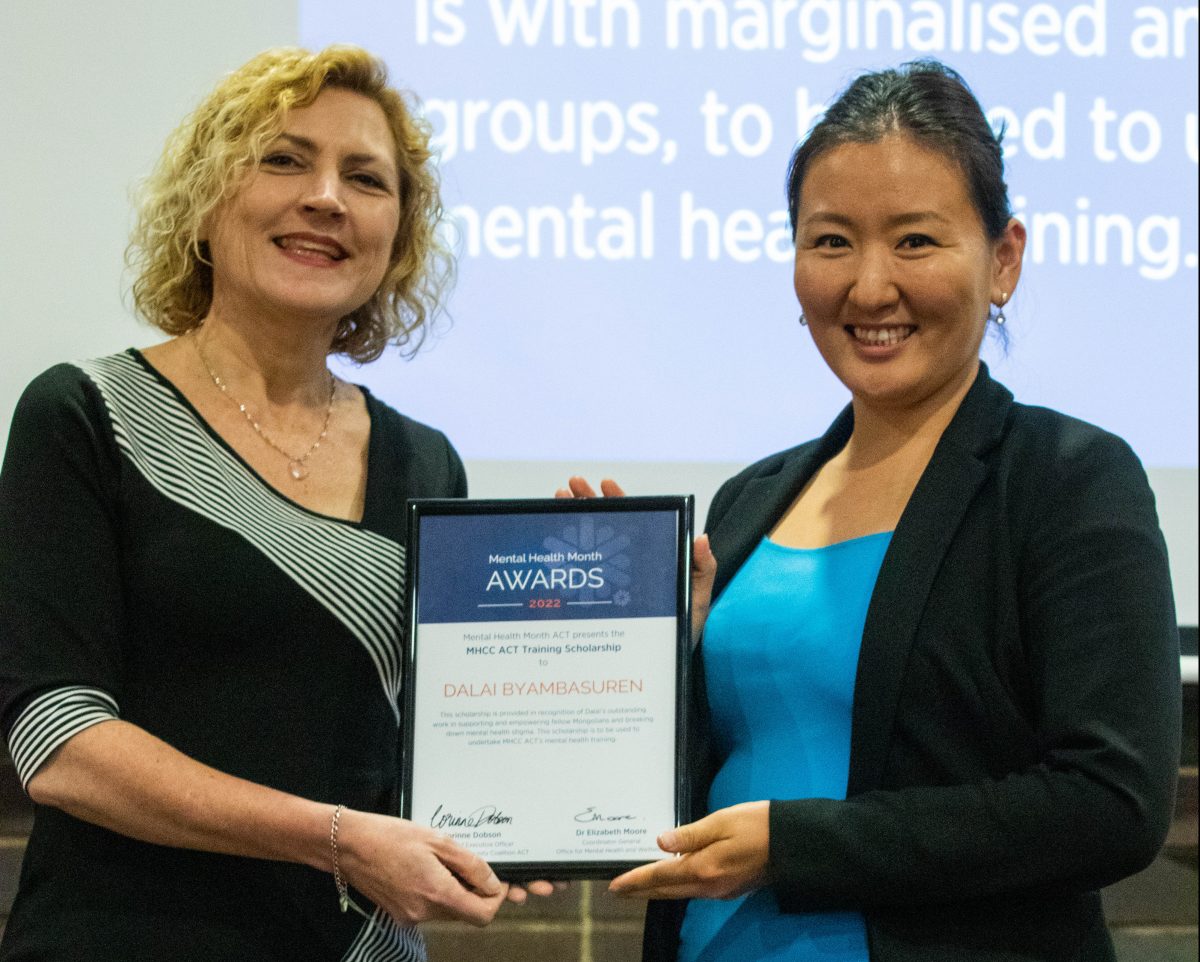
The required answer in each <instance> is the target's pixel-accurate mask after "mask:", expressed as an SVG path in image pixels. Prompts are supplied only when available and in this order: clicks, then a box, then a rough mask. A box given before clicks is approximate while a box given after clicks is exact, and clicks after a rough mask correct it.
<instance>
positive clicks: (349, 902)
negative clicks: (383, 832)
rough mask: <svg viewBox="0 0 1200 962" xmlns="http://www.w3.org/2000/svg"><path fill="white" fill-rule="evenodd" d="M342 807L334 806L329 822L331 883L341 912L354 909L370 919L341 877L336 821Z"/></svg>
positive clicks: (339, 818)
mask: <svg viewBox="0 0 1200 962" xmlns="http://www.w3.org/2000/svg"><path fill="white" fill-rule="evenodd" d="M343 808H345V806H344V805H338V806H337V807H336V808H334V810H333V819H332V820H331V821H330V823H329V851H330V853H331V854H332V855H333V885H334V888H336V889H337V895H338V906H339V907H340V908H341V910H342V911H343V912H345V911H346V910H347V909H354V911H355V912H357V913H358V914H359V915H361V916H362V917H363V918H364V919H367V920H368V921H370V919H371V916H370V914H369V913H368V912H366V911H364V910H363V909H362V908H361V907H360V906H359V905H358V903H357V902H355V901H354V899H352V898H350V889H349V887H348V886H347V885H346V880H345V879H344V878H342V866H341V861H340V859H339V858H338V822H339V821H341V818H342V809H343Z"/></svg>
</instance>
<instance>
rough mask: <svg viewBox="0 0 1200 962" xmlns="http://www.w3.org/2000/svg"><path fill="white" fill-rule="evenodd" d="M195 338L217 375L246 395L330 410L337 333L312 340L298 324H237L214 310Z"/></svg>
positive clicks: (193, 335) (282, 403)
mask: <svg viewBox="0 0 1200 962" xmlns="http://www.w3.org/2000/svg"><path fill="white" fill-rule="evenodd" d="M191 336H192V337H194V338H196V344H197V346H198V347H199V348H200V351H201V355H202V357H203V359H204V360H205V362H206V363H207V364H208V365H209V366H211V368H212V370H213V372H214V373H216V374H219V375H220V376H221V377H222V378H224V379H226V380H227V381H229V382H230V383H232V384H236V385H238V387H239V389H240V390H241V391H242V392H243V393H245V394H253V395H257V396H260V397H262V398H263V399H265V400H266V401H268V402H270V403H271V404H273V405H281V406H286V405H291V404H297V403H299V404H305V405H313V406H321V407H324V406H325V404H326V402H327V399H328V397H329V369H328V367H327V359H328V346H329V344H330V342H331V341H332V339H333V332H332V330H331V331H329V332H328V335H327V336H323V337H311V336H305V332H303V331H298V330H297V329H296V327H295V326H291V325H282V324H271V323H265V322H260V320H259V319H257V318H256V319H255V321H254V323H238V322H236V321H233V320H231V319H229V318H228V317H227V316H224V315H222V314H221V312H219V311H218V310H216V309H215V307H214V309H213V310H211V311H209V313H208V316H207V317H205V319H204V322H203V324H202V325H201V326H200V327H199V328H197V329H196V330H194V331H193V332H192V335H191Z"/></svg>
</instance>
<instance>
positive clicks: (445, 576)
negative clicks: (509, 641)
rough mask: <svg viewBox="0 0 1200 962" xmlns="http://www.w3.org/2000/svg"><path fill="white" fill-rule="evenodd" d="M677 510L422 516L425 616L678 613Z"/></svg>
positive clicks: (420, 595) (420, 588)
mask: <svg viewBox="0 0 1200 962" xmlns="http://www.w3.org/2000/svg"><path fill="white" fill-rule="evenodd" d="M678 525H679V516H678V515H677V514H676V513H675V512H673V511H594V512H564V513H545V514H541V513H539V514H475V515H465V514H446V515H426V516H425V517H422V518H421V519H420V530H419V532H418V538H419V558H420V582H419V584H418V585H417V611H416V617H417V622H418V623H419V624H432V623H438V622H470V621H528V620H530V619H546V620H554V619H564V618H650V617H660V616H667V617H674V616H675V615H676V614H677V612H676V598H677V584H676V570H677V565H678V557H677V552H678V544H679V528H678Z"/></svg>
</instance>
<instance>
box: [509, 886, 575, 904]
mask: <svg viewBox="0 0 1200 962" xmlns="http://www.w3.org/2000/svg"><path fill="white" fill-rule="evenodd" d="M570 884H571V883H570V882H546V881H542V880H539V881H537V882H525V883H523V884H521V885H515V884H514V885H510V886H509V887H508V892H507V893H506V894H505V896H504V897H505V899H506V900H508V901H509V902H512V903H513V904H514V905H524V904H525V901H526V900H527V899H528V898H529V896H531V895H538V896H541V897H543V898H545V897H546V896H548V895H553V894H554V893H555V892H561V891H562V890H563V889H565V888H567V887H568V886H569V885H570Z"/></svg>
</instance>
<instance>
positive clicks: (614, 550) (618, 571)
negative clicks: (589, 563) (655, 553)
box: [542, 515, 633, 604]
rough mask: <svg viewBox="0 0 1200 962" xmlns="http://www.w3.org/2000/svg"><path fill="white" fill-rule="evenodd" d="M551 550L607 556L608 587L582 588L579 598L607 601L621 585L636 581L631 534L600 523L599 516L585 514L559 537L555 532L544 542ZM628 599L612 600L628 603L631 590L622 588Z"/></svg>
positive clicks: (543, 544)
mask: <svg viewBox="0 0 1200 962" xmlns="http://www.w3.org/2000/svg"><path fill="white" fill-rule="evenodd" d="M542 546H543V547H544V548H545V549H546V550H547V551H564V552H565V551H579V552H585V553H586V552H590V551H599V552H600V554H602V555H603V556H604V587H602V588H584V589H582V590H581V591H580V592H579V596H578V600H579V601H605V600H608V599H609V596H610V595H612V593H613V591H614V590H615V589H618V588H627V587H628V586H629V584H630V583H631V582H632V580H633V579H632V578H631V577H630V575H629V556H628V555H627V554H625V551H626V550H627V549H628V548H629V538H628V537H627V536H625V535H623V534H617V533H616V531H615V530H614V529H613V528H612V527H611V526H610V525H606V524H599V525H597V524H596V519H595V518H592V517H590V516H588V515H582V516H581V517H580V519H579V522H578V523H577V524H568V525H565V526H564V527H563V529H562V533H561V534H560V535H559V536H558V537H554V536H553V535H551V536H550V537H548V538H546V540H545V541H544V542H542ZM620 594H623V595H624V596H625V601H624V602H618V601H617V599H616V597H615V596H614V597H613V598H612V600H613V601H614V602H616V603H617V604H628V603H629V600H630V596H629V592H628V591H622V592H620Z"/></svg>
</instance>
